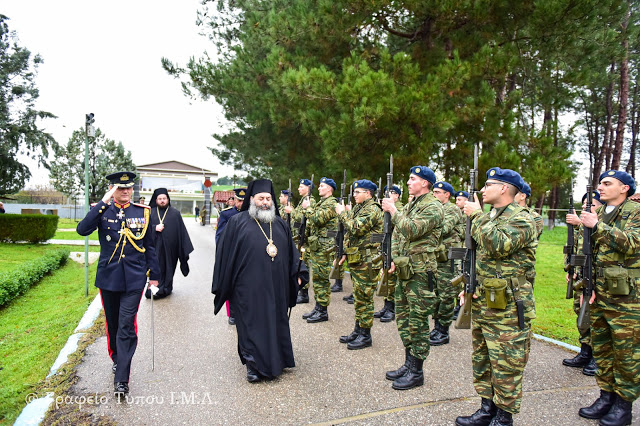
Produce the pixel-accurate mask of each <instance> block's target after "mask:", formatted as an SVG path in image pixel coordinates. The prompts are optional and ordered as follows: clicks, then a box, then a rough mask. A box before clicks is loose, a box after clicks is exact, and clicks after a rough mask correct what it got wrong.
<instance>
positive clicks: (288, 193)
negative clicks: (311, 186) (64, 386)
mask: <svg viewBox="0 0 640 426" xmlns="http://www.w3.org/2000/svg"><path fill="white" fill-rule="evenodd" d="M280 192H282V195H286V196H287V197H291V191H289V190H288V189H283V190H282V191H280Z"/></svg>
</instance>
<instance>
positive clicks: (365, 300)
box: [335, 179, 383, 349]
mask: <svg viewBox="0 0 640 426" xmlns="http://www.w3.org/2000/svg"><path fill="white" fill-rule="evenodd" d="M353 188H354V189H353V197H354V198H355V200H356V205H355V207H354V208H353V209H352V210H351V212H349V213H347V212H346V211H345V206H344V204H343V203H341V204H337V205H336V207H335V211H336V213H337V214H338V218H339V220H340V222H342V224H343V225H344V231H345V238H344V241H345V243H344V251H345V255H344V256H343V257H342V259H340V264H342V263H344V261H345V260H346V261H347V264H348V265H349V271H350V272H351V281H352V282H353V297H354V301H355V302H354V305H355V306H354V307H355V311H356V313H355V327H354V329H353V332H351V334H349V335H346V336H341V337H340V343H346V344H347V348H349V349H363V348H366V347H369V346H371V343H372V340H371V327H372V326H373V295H374V293H375V290H376V285H377V276H378V273H379V271H380V268H381V267H382V256H380V255H379V254H378V253H379V251H380V244H378V243H372V242H371V235H372V234H381V233H382V225H383V217H382V210H381V209H380V205H379V204H377V203H376V202H375V201H374V198H373V196H374V194H375V193H376V190H377V189H378V187H377V185H376V184H374V183H373V182H371V181H370V180H367V179H362V180H358V181H356V182H354V184H353Z"/></svg>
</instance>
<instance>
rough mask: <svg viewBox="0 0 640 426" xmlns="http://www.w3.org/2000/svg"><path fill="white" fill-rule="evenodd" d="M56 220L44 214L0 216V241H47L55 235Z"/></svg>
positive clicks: (54, 217) (55, 217)
mask: <svg viewBox="0 0 640 426" xmlns="http://www.w3.org/2000/svg"><path fill="white" fill-rule="evenodd" d="M58 219H59V218H58V216H54V215H44V214H0V241H10V242H18V241H28V242H30V243H40V242H43V241H47V240H49V239H51V238H53V236H54V235H55V233H56V229H57V228H58Z"/></svg>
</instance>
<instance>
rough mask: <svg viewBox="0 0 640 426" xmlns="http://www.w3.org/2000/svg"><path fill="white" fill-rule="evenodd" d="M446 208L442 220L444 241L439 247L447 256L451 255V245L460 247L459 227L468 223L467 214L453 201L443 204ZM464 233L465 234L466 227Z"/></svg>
mask: <svg viewBox="0 0 640 426" xmlns="http://www.w3.org/2000/svg"><path fill="white" fill-rule="evenodd" d="M442 208H443V209H444V219H443V221H442V242H441V243H440V246H439V247H438V251H439V252H444V254H445V256H447V258H448V256H449V247H460V242H461V241H462V239H461V238H460V234H459V228H460V226H461V225H462V226H465V225H466V220H465V216H464V215H463V214H462V211H461V210H460V209H459V208H458V206H456V205H455V204H453V203H451V202H447V203H444V204H443V205H442ZM462 229H463V234H462V235H464V227H463V228H462Z"/></svg>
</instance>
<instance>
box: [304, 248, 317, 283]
mask: <svg viewBox="0 0 640 426" xmlns="http://www.w3.org/2000/svg"><path fill="white" fill-rule="evenodd" d="M303 248H304V251H303V252H302V260H304V264H305V265H307V269H308V270H309V282H308V283H306V284H305V285H304V286H302V289H305V290H306V289H308V288H309V284H313V278H314V277H313V272H314V271H313V268H312V266H313V260H312V259H311V256H310V251H309V248H308V247H303Z"/></svg>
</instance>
